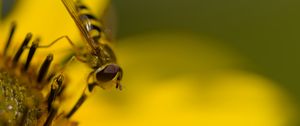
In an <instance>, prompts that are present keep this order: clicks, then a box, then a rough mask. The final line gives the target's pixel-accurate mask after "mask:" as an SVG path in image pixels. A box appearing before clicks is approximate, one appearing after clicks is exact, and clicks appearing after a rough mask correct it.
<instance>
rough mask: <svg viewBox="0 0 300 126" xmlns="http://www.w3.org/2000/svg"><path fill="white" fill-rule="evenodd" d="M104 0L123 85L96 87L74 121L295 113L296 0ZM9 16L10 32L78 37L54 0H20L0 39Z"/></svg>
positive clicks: (146, 123) (162, 124)
mask: <svg viewBox="0 0 300 126" xmlns="http://www.w3.org/2000/svg"><path fill="white" fill-rule="evenodd" d="M83 1H88V0H83ZM4 2H5V1H4ZM98 2H99V3H97V2H95V3H93V4H89V5H90V6H93V9H94V11H95V12H96V11H97V12H99V15H102V12H103V8H104V7H105V6H107V0H103V1H98ZM111 2H112V3H113V6H112V7H113V11H115V15H116V16H115V17H114V16H113V17H114V19H113V20H116V21H117V24H114V26H115V27H117V32H116V33H117V35H116V42H115V47H116V53H117V55H118V59H119V63H120V64H121V66H122V67H123V69H124V71H125V72H124V80H123V81H122V83H123V85H124V90H123V91H121V92H120V91H103V90H100V89H98V90H97V92H95V94H94V95H93V96H91V97H90V99H88V101H87V102H86V103H85V104H84V105H83V107H82V108H81V109H80V110H79V112H78V113H76V114H75V116H74V119H76V120H79V122H80V124H82V125H86V126H90V125H94V126H98V125H105V126H117V125H118V126H119V125H128V126H169V125H173V126H176V125H178V126H181V125H187V126H297V124H298V123H299V122H298V118H297V117H298V115H299V110H298V108H299V106H300V105H299V102H298V101H299V96H300V94H299V86H298V85H299V84H300V83H299V79H298V76H299V74H298V73H299V65H300V63H299V61H300V60H299V58H298V57H299V56H298V55H299V54H300V52H299V47H300V45H299V43H298V41H299V37H298V34H297V33H299V29H300V24H299V22H300V18H299V16H297V15H298V13H299V12H300V8H299V5H300V1H294V0H285V1H281V0H244V1H239V0H229V1H223V0H185V1H180V0H151V1H150V0H148V1H140V0H126V1H116V0H115V1H111ZM96 3H97V4H96ZM7 7H8V6H6V8H7ZM12 20H17V23H18V30H17V34H19V35H16V36H20V37H19V38H17V39H23V37H24V35H23V34H25V33H27V32H29V31H31V32H33V33H34V34H37V35H38V36H41V37H42V40H43V42H44V43H49V41H50V42H51V41H52V40H54V39H55V38H57V37H59V36H61V35H69V36H71V38H72V39H75V40H79V39H80V36H79V34H78V33H77V32H78V31H76V30H75V29H76V27H74V23H73V22H72V20H71V18H70V16H68V14H67V13H66V11H65V9H64V8H63V6H62V3H61V2H60V0H55V1H53V0H44V1H39V0H26V2H25V0H23V1H22V0H19V3H18V4H16V5H15V8H13V11H11V12H10V13H8V15H7V16H6V17H4V20H3V21H1V24H0V28H1V31H0V35H1V39H0V40H1V42H2V41H3V40H5V39H6V36H5V35H7V32H8V29H9V24H10V22H11V21H12ZM1 46H2V44H1ZM58 46H68V45H67V44H65V45H64V44H61V45H58ZM40 52H42V51H40ZM83 76H84V75H83Z"/></svg>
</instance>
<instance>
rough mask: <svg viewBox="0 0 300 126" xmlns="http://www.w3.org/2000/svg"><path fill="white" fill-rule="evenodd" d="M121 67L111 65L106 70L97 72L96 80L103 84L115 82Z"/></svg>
mask: <svg viewBox="0 0 300 126" xmlns="http://www.w3.org/2000/svg"><path fill="white" fill-rule="evenodd" d="M119 71H120V67H119V66H118V65H116V64H109V65H107V66H106V67H105V68H104V69H102V70H100V71H97V72H96V79H97V80H98V81H101V82H107V81H111V80H113V79H114V78H115V77H116V75H117V74H118V72H119Z"/></svg>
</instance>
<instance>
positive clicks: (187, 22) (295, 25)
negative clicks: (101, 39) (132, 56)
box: [113, 0, 300, 100]
mask: <svg viewBox="0 0 300 126" xmlns="http://www.w3.org/2000/svg"><path fill="white" fill-rule="evenodd" d="M113 3H114V5H115V6H116V9H117V15H118V22H119V25H118V37H119V38H123V37H126V36H131V35H139V34H144V33H148V32H157V31H170V30H173V31H188V32H193V33H196V34H199V36H204V35H206V36H209V37H213V38H216V39H218V40H221V42H223V44H225V45H227V46H230V47H232V48H234V50H237V51H238V53H240V54H241V55H243V56H245V57H247V58H248V59H249V60H250V62H249V64H248V67H249V68H248V69H251V70H254V71H256V72H259V73H262V74H264V75H266V76H268V77H270V78H272V79H274V80H276V81H278V82H280V83H282V84H284V85H281V86H282V87H285V88H288V89H289V90H290V91H291V92H292V93H293V94H295V95H297V97H298V100H300V97H299V96H300V91H299V88H300V86H299V85H300V80H299V71H300V66H299V65H300V59H299V54H300V37H299V33H300V23H299V22H300V17H299V16H298V15H299V12H300V7H299V6H300V1H298V0H284V1H283V0H226V1H225V0H184V1H182V0H144V1H141V0H126V1H116V0H114V1H113ZM170 44H171V43H170Z"/></svg>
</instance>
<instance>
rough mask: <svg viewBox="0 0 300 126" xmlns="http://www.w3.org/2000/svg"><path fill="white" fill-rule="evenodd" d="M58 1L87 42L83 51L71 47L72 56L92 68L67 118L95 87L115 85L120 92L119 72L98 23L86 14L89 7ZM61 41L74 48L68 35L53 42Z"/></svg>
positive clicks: (119, 69)
mask: <svg viewBox="0 0 300 126" xmlns="http://www.w3.org/2000/svg"><path fill="white" fill-rule="evenodd" d="M62 2H63V4H64V6H65V7H66V9H67V11H68V12H69V14H70V16H71V17H72V19H73V20H74V22H75V24H76V26H77V27H78V29H79V30H80V33H81V35H82V36H83V38H84V41H85V42H87V47H85V48H83V50H82V51H79V50H80V49H78V48H77V47H74V48H75V51H76V52H75V53H76V54H75V57H76V59H77V60H79V61H81V62H83V63H85V64H87V65H88V66H89V67H90V68H92V69H93V70H92V71H91V72H90V74H89V75H88V77H87V88H86V89H85V91H84V92H83V94H82V95H81V97H80V98H79V100H78V101H77V103H76V104H75V106H74V107H73V108H72V109H71V111H70V112H69V113H68V114H66V117H67V118H70V117H71V116H72V115H73V114H74V112H75V111H77V109H78V108H79V107H80V106H81V105H82V103H83V102H84V101H85V99H86V98H87V95H88V93H89V92H92V91H93V89H94V87H95V86H100V87H102V88H105V87H106V85H115V87H116V88H117V89H120V90H121V89H122V86H121V84H120V81H121V79H122V75H123V71H122V69H121V67H120V66H119V65H118V64H117V61H116V56H115V54H114V52H113V50H112V48H111V46H110V45H109V43H108V42H105V41H102V40H103V39H105V34H104V32H103V29H102V28H101V26H100V21H99V20H98V19H97V18H96V17H95V16H93V15H92V14H91V13H87V12H88V10H89V8H88V7H87V6H85V5H84V4H82V3H81V2H80V1H76V2H74V1H73V0H62ZM62 38H66V39H67V40H68V41H69V43H70V44H71V45H72V46H74V44H73V43H72V41H71V40H70V39H69V37H68V36H62V37H60V38H58V39H57V40H55V41H54V42H56V41H58V40H60V39H62Z"/></svg>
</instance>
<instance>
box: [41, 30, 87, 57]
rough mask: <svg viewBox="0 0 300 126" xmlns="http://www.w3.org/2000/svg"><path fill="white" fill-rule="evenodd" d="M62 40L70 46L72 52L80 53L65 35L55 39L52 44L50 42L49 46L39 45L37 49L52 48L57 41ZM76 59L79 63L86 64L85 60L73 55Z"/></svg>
mask: <svg viewBox="0 0 300 126" xmlns="http://www.w3.org/2000/svg"><path fill="white" fill-rule="evenodd" d="M62 39H66V40H67V42H68V43H69V44H70V45H71V47H72V48H73V49H74V51H75V52H76V53H77V52H80V49H79V48H78V47H77V46H76V45H75V44H74V43H73V41H72V40H71V39H70V37H69V36H67V35H64V36H61V37H59V38H57V39H55V40H54V41H53V42H51V43H50V44H49V45H39V46H38V48H49V47H51V46H53V45H54V44H56V43H57V42H59V40H62ZM75 57H76V59H77V60H79V61H81V62H86V60H84V59H82V58H80V57H79V56H78V55H75Z"/></svg>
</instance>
